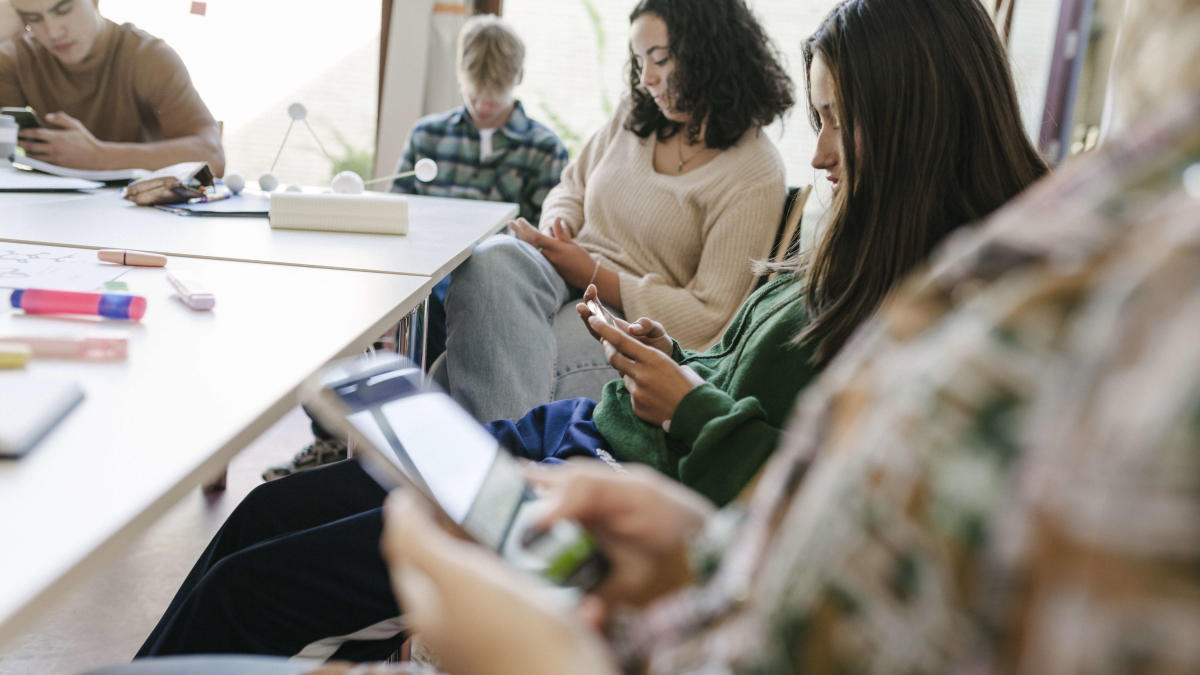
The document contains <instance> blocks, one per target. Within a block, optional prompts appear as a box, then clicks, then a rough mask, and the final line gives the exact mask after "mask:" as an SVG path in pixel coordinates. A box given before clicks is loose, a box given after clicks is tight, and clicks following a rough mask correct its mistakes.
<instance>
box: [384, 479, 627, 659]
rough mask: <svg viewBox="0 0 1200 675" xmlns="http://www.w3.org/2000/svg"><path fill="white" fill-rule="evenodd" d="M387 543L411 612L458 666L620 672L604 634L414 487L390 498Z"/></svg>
mask: <svg viewBox="0 0 1200 675" xmlns="http://www.w3.org/2000/svg"><path fill="white" fill-rule="evenodd" d="M381 546H382V549H383V555H384V558H385V559H386V560H387V563H388V566H389V568H390V570H391V577H392V587H393V588H394V589H395V591H396V598H397V600H398V601H399V603H400V606H401V607H403V608H404V614H405V616H406V617H407V619H408V621H409V623H410V624H411V625H412V627H413V629H414V631H415V632H416V633H417V634H419V635H420V636H421V638H422V639H423V640H426V641H427V642H428V643H429V646H430V647H432V648H433V650H434V652H436V653H437V655H438V657H439V659H440V660H441V665H443V666H445V667H447V668H448V669H449V670H450V671H451V672H455V673H497V674H500V675H505V674H507V673H554V674H558V673H583V674H585V675H590V674H593V673H613V672H616V670H615V668H614V667H613V665H612V662H611V660H610V657H609V655H608V652H607V650H606V649H605V647H604V646H603V645H602V644H601V643H600V641H599V639H598V637H597V636H596V635H595V634H594V633H592V632H591V631H590V630H588V628H587V627H586V626H584V625H583V624H582V623H581V622H579V621H577V620H575V619H574V618H573V617H572V616H571V615H569V614H568V613H566V612H565V611H563V610H561V609H560V608H559V607H558V606H557V605H555V604H554V603H553V601H552V600H551V598H550V597H549V596H548V595H547V593H546V592H545V588H544V587H542V586H539V585H538V584H537V583H536V582H535V581H534V579H533V578H531V577H527V576H522V575H520V574H519V573H518V572H516V571H514V570H512V569H510V568H509V567H507V566H506V565H505V564H504V563H503V562H501V560H500V559H499V558H498V557H496V556H495V555H494V554H492V553H491V552H489V551H486V550H484V549H482V548H480V547H479V546H477V545H475V544H472V543H469V542H466V541H462V540H460V539H456V538H454V537H452V536H450V535H449V534H448V533H447V532H446V531H445V530H443V529H442V528H441V527H439V526H438V525H437V524H436V523H435V522H434V520H433V518H432V516H431V515H430V513H429V511H428V507H427V506H426V505H425V504H423V503H422V502H420V501H419V500H418V499H417V498H416V497H414V496H413V495H411V494H409V493H405V492H398V493H396V494H394V495H393V496H391V497H389V498H388V500H387V503H386V505H385V507H384V531H383V542H382V545H381Z"/></svg>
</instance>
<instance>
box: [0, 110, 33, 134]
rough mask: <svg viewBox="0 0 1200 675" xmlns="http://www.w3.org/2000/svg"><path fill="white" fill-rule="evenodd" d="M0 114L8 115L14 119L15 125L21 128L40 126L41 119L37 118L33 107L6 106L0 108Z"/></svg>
mask: <svg viewBox="0 0 1200 675" xmlns="http://www.w3.org/2000/svg"><path fill="white" fill-rule="evenodd" d="M0 115H8V116H9V117H12V118H13V119H14V120H16V122H17V126H19V127H21V128H22V129H27V128H31V127H32V128H37V127H40V126H42V121H41V120H39V119H38V116H37V113H36V112H34V110H33V108H30V107H28V106H27V107H24V108H16V107H10V106H6V107H4V108H0Z"/></svg>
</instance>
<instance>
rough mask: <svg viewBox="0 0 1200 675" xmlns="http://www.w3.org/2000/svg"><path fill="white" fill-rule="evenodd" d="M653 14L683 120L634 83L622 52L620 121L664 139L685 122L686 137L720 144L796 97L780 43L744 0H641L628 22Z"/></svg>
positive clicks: (636, 76) (634, 70)
mask: <svg viewBox="0 0 1200 675" xmlns="http://www.w3.org/2000/svg"><path fill="white" fill-rule="evenodd" d="M643 14H654V15H656V16H658V17H659V18H661V19H662V20H663V22H664V23H666V24H667V35H668V37H669V41H670V53H671V57H672V59H674V61H675V71H674V72H673V73H672V74H671V79H670V81H669V83H668V84H669V85H670V88H671V101H672V104H673V105H674V106H675V109H677V110H679V111H680V112H686V113H688V115H689V116H690V119H689V121H688V122H687V123H686V125H685V124H681V123H679V122H672V121H671V120H669V119H667V118H666V117H665V116H664V115H663V114H662V111H661V110H659V108H658V105H657V104H655V103H654V99H653V97H651V96H650V95H649V94H648V93H646V91H644V90H643V89H642V88H641V86H640V82H641V69H640V68H639V67H638V61H637V59H636V58H634V54H633V51H632V48H631V49H630V53H629V89H630V98H631V101H632V104H633V113H632V115H631V116H630V119H629V121H628V122H627V123H626V128H627V129H629V130H630V131H632V132H633V133H635V134H637V135H638V136H640V137H641V138H646V137H648V136H650V134H656V135H657V137H658V139H659V140H665V139H668V138H670V137H672V136H674V135H675V134H676V133H678V132H679V131H680V129H684V131H685V133H686V134H687V138H688V140H689V141H690V142H692V143H695V142H696V141H698V140H700V130H701V127H702V126H703V129H704V144H705V145H707V146H708V147H710V148H714V149H718V150H723V149H725V148H728V147H731V146H732V145H733V144H734V143H737V141H738V139H739V138H741V137H742V134H744V133H746V131H748V130H749V129H751V128H753V127H762V126H766V125H768V124H770V123H771V122H773V121H774V120H775V118H776V117H780V116H781V115H783V114H784V113H785V112H787V111H788V109H789V108H791V107H792V104H793V103H795V95H794V92H793V86H792V79H791V78H790V77H788V74H787V72H785V71H784V68H783V66H782V65H781V63H780V61H781V57H780V55H779V50H778V49H776V48H775V45H774V44H773V43H772V42H771V40H770V39H768V38H767V34H766V32H765V31H764V30H763V28H762V25H761V24H759V22H758V19H756V18H755V16H754V14H753V13H752V12H751V11H750V8H749V7H747V6H746V3H745V2H744V1H743V0H641V1H640V2H638V4H637V7H635V8H634V10H633V12H632V13H631V14H630V15H629V22H630V23H633V22H634V21H635V20H637V18H638V17H640V16H642V15H643Z"/></svg>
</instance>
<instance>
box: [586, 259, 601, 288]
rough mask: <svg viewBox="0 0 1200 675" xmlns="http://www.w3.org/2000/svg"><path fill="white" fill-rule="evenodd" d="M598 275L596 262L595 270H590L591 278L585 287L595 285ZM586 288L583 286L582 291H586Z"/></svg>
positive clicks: (598, 262) (598, 263) (598, 269)
mask: <svg viewBox="0 0 1200 675" xmlns="http://www.w3.org/2000/svg"><path fill="white" fill-rule="evenodd" d="M599 274H600V261H599V260H597V261H596V269H594V270H592V278H591V279H589V280H588V282H587V286H591V285H592V284H594V283H596V276H597V275H599ZM587 286H584V287H583V290H585V291H586V290H587ZM596 290H597V291H599V290H600V289H596Z"/></svg>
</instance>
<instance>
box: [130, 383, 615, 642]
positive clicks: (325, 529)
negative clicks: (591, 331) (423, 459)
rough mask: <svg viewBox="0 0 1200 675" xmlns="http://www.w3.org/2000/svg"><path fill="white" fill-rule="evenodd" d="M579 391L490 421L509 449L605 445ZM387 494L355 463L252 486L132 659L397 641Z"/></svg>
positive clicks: (549, 456)
mask: <svg viewBox="0 0 1200 675" xmlns="http://www.w3.org/2000/svg"><path fill="white" fill-rule="evenodd" d="M595 407H596V404H595V403H594V402H592V401H589V400H587V399H571V400H566V401H556V402H554V403H550V404H548V405H544V406H539V407H537V408H535V409H534V410H532V411H530V412H529V413H528V414H527V415H525V416H524V417H522V418H521V419H520V420H501V421H496V422H492V423H490V424H488V425H487V429H488V431H489V432H490V433H492V435H493V436H495V437H496V438H497V439H498V440H499V441H500V442H501V443H502V444H503V445H504V446H505V447H507V448H508V449H509V450H510V451H511V452H512V453H513V454H514V455H516V456H518V457H526V458H528V459H532V460H535V461H547V462H557V461H562V460H563V459H566V458H569V457H575V456H582V457H596V456H597V452H596V451H597V450H598V449H599V450H602V451H604V452H611V450H610V448H609V447H608V444H607V442H606V441H605V440H604V438H603V437H602V436H600V433H599V432H598V431H597V430H596V425H595V424H594V423H593V422H592V411H593V410H594V409H595ZM385 496H386V495H385V492H384V490H383V489H382V488H380V487H379V486H378V485H377V484H376V483H375V482H374V481H373V480H372V479H371V478H370V477H369V476H367V474H366V472H364V471H363V470H362V469H361V468H360V467H359V464H358V462H355V461H346V462H338V463H336V464H330V465H328V466H324V467H321V468H318V469H313V470H312V471H305V472H301V473H298V474H294V475H291V476H288V477H286V478H281V479H279V480H276V481H272V482H270V483H264V484H263V485H260V486H258V487H257V488H255V489H254V490H253V491H252V492H251V493H250V494H249V495H247V496H246V498H245V499H244V500H243V501H242V503H241V504H239V505H238V507H237V509H235V510H234V512H233V513H232V514H230V516H229V519H228V520H226V521H225V524H224V525H222V526H221V529H220V530H219V531H218V532H217V534H216V536H214V537H213V540H212V541H211V542H210V543H209V545H208V548H207V549H205V551H204V553H203V554H201V556H200V559H199V560H198V561H197V562H196V565H195V566H194V567H193V568H192V571H191V572H190V573H189V574H188V576H187V578H186V579H185V580H184V582H183V585H182V586H181V587H180V589H179V591H178V592H177V593H176V595H175V598H174V599H173V600H172V601H171V604H170V605H169V606H168V607H167V611H166V612H165V613H164V614H163V617H162V619H160V620H159V622H158V625H157V626H155V628H154V631H153V632H151V633H150V636H149V637H148V638H146V642H145V643H144V644H143V645H142V648H141V650H139V651H138V654H137V656H138V657H139V658H140V657H144V656H161V655H169V654H231V653H232V654H277V655H284V656H295V655H297V654H301V653H302V652H303V653H304V654H305V655H311V656H313V657H316V658H330V657H332V658H339V659H346V660H350V661H374V660H381V659H384V658H387V657H388V656H389V655H391V654H392V653H393V652H394V651H395V650H396V649H398V648H399V646H400V644H401V643H402V642H403V641H404V639H405V635H404V634H403V633H402V632H401V630H400V624H399V622H398V621H397V617H399V615H400V608H399V607H398V606H397V605H396V601H395V599H394V598H393V597H392V589H391V583H390V581H389V578H388V573H387V568H386V566H385V565H384V562H383V559H382V557H380V554H379V537H380V534H381V532H382V528H383V519H382V514H381V508H380V507H381V506H382V504H383V499H384V497H385Z"/></svg>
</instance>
